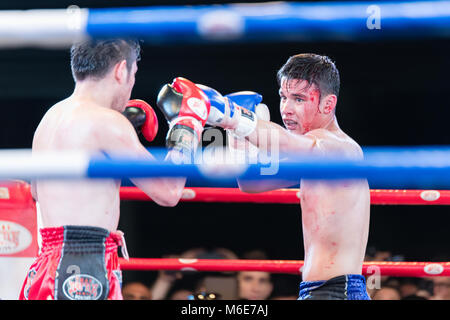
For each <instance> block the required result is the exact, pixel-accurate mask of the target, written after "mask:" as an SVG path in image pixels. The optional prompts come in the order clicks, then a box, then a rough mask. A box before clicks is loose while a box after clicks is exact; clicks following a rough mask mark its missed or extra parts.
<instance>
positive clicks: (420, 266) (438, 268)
mask: <svg viewBox="0 0 450 320" xmlns="http://www.w3.org/2000/svg"><path fill="white" fill-rule="evenodd" d="M302 266H303V261H300V260H234V259H220V260H219V259H216V260H214V259H157V258H154V259H144V258H131V259H130V260H129V261H127V260H125V259H123V258H120V267H121V269H122V270H141V271H142V270H147V271H150V270H179V271H188V270H191V271H214V272H230V271H264V272H270V273H293V274H300V273H301V271H300V268H301V267H302ZM362 272H363V274H364V275H367V276H370V275H374V274H378V275H382V276H393V277H429V276H447V277H448V276H450V262H388V261H372V262H366V263H364V265H363V270H362Z"/></svg>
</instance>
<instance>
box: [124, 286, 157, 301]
mask: <svg viewBox="0 0 450 320" xmlns="http://www.w3.org/2000/svg"><path fill="white" fill-rule="evenodd" d="M122 296H123V299H124V300H151V299H152V292H151V290H150V288H148V287H147V286H146V285H145V284H143V283H142V282H138V281H136V282H130V283H127V284H126V285H124V286H123V288H122Z"/></svg>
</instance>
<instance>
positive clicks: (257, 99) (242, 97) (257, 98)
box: [225, 91, 270, 121]
mask: <svg viewBox="0 0 450 320" xmlns="http://www.w3.org/2000/svg"><path fill="white" fill-rule="evenodd" d="M225 97H226V98H228V99H230V100H232V101H233V102H234V103H236V104H237V105H239V106H243V107H244V108H246V109H248V110H250V111H253V112H254V113H255V114H256V117H257V118H258V120H264V121H270V112H269V108H268V107H267V106H266V105H265V104H264V103H261V101H262V96H261V95H260V94H259V93H256V92H253V91H239V92H233V93H230V94H227V95H226V96H225Z"/></svg>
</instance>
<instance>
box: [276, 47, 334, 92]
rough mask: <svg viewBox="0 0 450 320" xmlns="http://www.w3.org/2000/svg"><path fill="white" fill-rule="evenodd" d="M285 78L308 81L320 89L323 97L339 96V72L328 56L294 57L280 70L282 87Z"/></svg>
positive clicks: (312, 54)
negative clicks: (329, 95)
mask: <svg viewBox="0 0 450 320" xmlns="http://www.w3.org/2000/svg"><path fill="white" fill-rule="evenodd" d="M283 78H286V79H287V80H291V79H301V80H306V81H308V83H309V85H312V84H315V85H316V86H317V87H318V88H319V91H320V96H321V97H323V96H326V95H328V94H334V95H336V97H338V96H339V87H340V79H339V71H338V69H337V68H336V65H335V64H334V62H333V61H331V59H330V58H329V57H327V56H321V55H318V54H314V53H302V54H297V55H295V56H292V57H290V58H289V59H288V61H287V62H286V63H285V64H284V65H283V66H282V67H281V69H280V70H278V73H277V80H278V84H279V85H280V86H281V80H282V79H283Z"/></svg>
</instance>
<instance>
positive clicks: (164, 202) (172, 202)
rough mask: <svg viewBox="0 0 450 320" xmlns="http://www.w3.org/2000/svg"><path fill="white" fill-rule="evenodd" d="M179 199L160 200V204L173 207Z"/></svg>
mask: <svg viewBox="0 0 450 320" xmlns="http://www.w3.org/2000/svg"><path fill="white" fill-rule="evenodd" d="M178 202H179V200H173V199H167V200H164V201H160V202H159V205H160V206H163V207H169V208H173V207H175V206H176V205H177V204H178Z"/></svg>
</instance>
